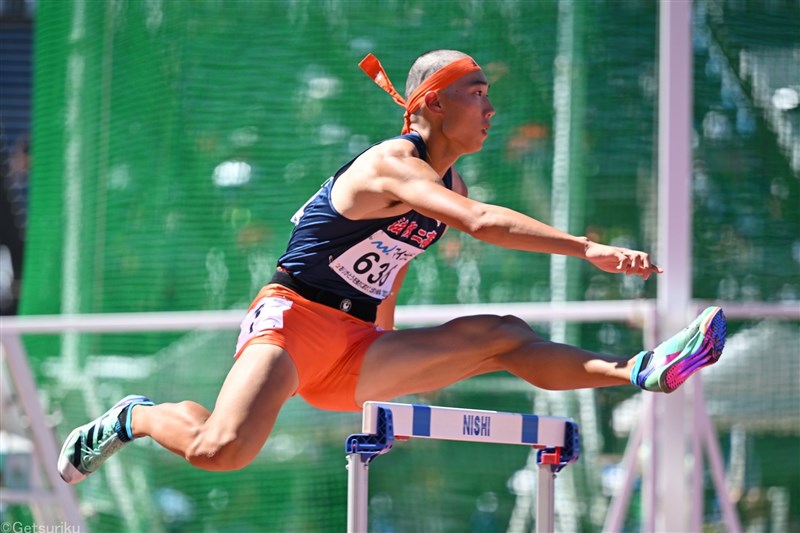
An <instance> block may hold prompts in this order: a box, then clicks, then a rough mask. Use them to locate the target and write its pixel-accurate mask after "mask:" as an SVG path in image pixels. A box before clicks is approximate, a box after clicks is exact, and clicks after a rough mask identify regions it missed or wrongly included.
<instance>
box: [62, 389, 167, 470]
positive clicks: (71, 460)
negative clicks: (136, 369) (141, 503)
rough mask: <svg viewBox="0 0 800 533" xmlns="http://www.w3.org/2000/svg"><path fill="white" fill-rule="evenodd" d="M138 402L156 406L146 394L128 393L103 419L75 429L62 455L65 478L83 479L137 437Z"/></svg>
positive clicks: (101, 417)
mask: <svg viewBox="0 0 800 533" xmlns="http://www.w3.org/2000/svg"><path fill="white" fill-rule="evenodd" d="M134 405H153V402H151V401H150V400H149V399H148V398H145V397H144V396H136V395H133V396H126V397H125V398H123V399H121V400H120V401H118V402H117V403H116V405H114V407H112V408H111V409H109V410H108V411H106V412H105V413H103V415H102V416H100V417H99V418H97V419H95V420H93V421H91V422H89V423H88V424H85V425H83V426H80V427H77V428H75V429H74V430H72V433H70V434H69V436H68V437H67V440H66V441H64V446H63V447H62V448H61V453H60V454H59V456H58V472H59V474H61V478H62V479H63V480H64V481H66V482H67V483H77V482H79V481H81V480H82V479H84V478H85V477H86V476H88V475H89V474H91V473H92V472H94V471H96V470H97V469H98V468H100V465H102V464H103V463H104V462H105V460H106V459H108V458H109V457H111V456H112V455H114V454H115V453H117V451H119V450H120V449H121V448H122V447H123V446H125V445H126V444H127V443H129V442H130V441H131V440H133V435H132V432H131V411H132V409H131V408H132V407H133V406H134Z"/></svg>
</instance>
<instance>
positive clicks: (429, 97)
mask: <svg viewBox="0 0 800 533" xmlns="http://www.w3.org/2000/svg"><path fill="white" fill-rule="evenodd" d="M425 107H427V108H428V109H429V110H431V111H433V112H434V113H441V112H442V102H441V100H439V93H438V92H436V91H428V92H427V93H425Z"/></svg>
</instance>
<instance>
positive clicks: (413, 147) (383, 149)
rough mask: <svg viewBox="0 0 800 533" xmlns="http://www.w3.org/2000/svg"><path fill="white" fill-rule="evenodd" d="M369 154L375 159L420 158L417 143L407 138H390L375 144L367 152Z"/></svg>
mask: <svg viewBox="0 0 800 533" xmlns="http://www.w3.org/2000/svg"><path fill="white" fill-rule="evenodd" d="M369 152H372V155H375V156H377V157H399V158H405V157H414V158H420V156H421V154H420V150H419V147H418V145H417V143H415V142H414V141H413V140H411V139H409V138H408V137H392V138H391V139H387V140H385V141H383V142H382V143H379V144H376V145H375V146H373V147H372V148H371V149H370V150H368V151H367V153H369Z"/></svg>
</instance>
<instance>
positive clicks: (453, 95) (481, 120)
mask: <svg viewBox="0 0 800 533" xmlns="http://www.w3.org/2000/svg"><path fill="white" fill-rule="evenodd" d="M359 66H360V67H361V68H362V69H363V70H364V72H365V73H366V74H367V75H368V76H369V77H370V78H372V79H373V81H375V83H377V84H378V85H379V86H380V87H381V88H383V90H385V91H386V92H387V93H389V94H390V95H391V96H392V98H393V99H394V101H395V102H396V103H397V104H398V105H400V106H402V107H404V108H405V111H406V112H405V115H404V126H403V133H408V132H409V131H411V124H412V122H413V123H417V124H418V125H420V127H422V128H434V129H436V130H437V131H441V132H442V133H445V134H448V133H454V134H455V133H458V132H457V131H455V130H456V129H462V126H463V127H464V128H466V129H465V131H464V132H463V133H465V134H467V135H471V136H473V137H476V138H477V142H469V143H466V144H469V146H466V145H465V146H464V147H463V148H464V152H465V153H469V152H472V151H476V150H479V149H480V145H481V144H482V142H483V140H484V139H485V138H486V131H487V130H488V128H489V119H490V118H491V116H492V115H493V114H494V108H493V107H492V105H491V104H490V103H489V100H488V94H487V92H488V88H489V83H488V82H487V80H486V77H485V76H484V74H483V71H482V70H481V67H480V66H479V65H478V63H476V62H475V60H474V59H472V58H471V57H470V56H468V55H467V54H465V53H463V52H459V51H457V50H434V51H431V52H426V53H425V54H422V55H421V56H419V57H418V58H417V59H416V61H414V64H413V65H412V67H411V69H410V71H409V75H408V79H407V82H406V94H407V97H406V98H403V97H402V96H400V94H398V92H397V91H396V90H395V88H394V86H393V85H392V82H391V81H390V80H389V77H388V75H387V74H386V71H385V70H384V68H383V66H382V65H381V64H380V62H379V61H378V59H377V58H376V57H375V56H373V55H372V54H368V55H367V57H365V58H364V59H363V60H362V61H361V63H359ZM425 109H428V111H429V112H428V113H427V115H426V113H425V111H424V110H425ZM418 121H423V122H424V124H419V123H418ZM454 126H458V128H454ZM459 136H461V135H459ZM459 142H460V141H459Z"/></svg>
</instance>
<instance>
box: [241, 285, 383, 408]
mask: <svg viewBox="0 0 800 533" xmlns="http://www.w3.org/2000/svg"><path fill="white" fill-rule="evenodd" d="M384 333H385V331H383V330H381V329H379V328H378V327H377V326H376V325H375V324H373V323H371V322H365V321H363V320H360V319H358V318H355V317H353V316H350V315H348V314H347V313H344V312H342V311H339V310H338V309H333V308H331V307H328V306H326V305H322V304H319V303H316V302H312V301H311V300H307V299H305V298H303V297H302V296H300V295H299V294H297V293H296V292H294V291H292V290H291V289H288V288H286V287H284V286H282V285H277V284H270V285H267V286H265V287H264V288H262V289H261V291H259V293H258V295H257V296H256V298H255V300H253V303H252V305H251V306H250V309H249V311H248V312H247V316H246V317H245V319H244V320H243V321H242V325H241V333H240V335H239V341H238V343H237V346H236V358H237V359H238V358H239V356H240V355H241V354H242V352H243V351H244V349H245V348H246V347H247V346H249V345H251V344H273V345H276V346H280V347H281V348H283V349H284V350H286V351H287V352H288V353H289V356H290V357H291V358H292V361H294V364H295V367H296V368H297V373H298V375H299V378H300V385H299V387H298V388H297V391H295V394H299V395H300V396H301V397H303V399H305V400H306V401H307V402H308V403H310V404H311V405H313V406H315V407H318V408H320V409H327V410H331V411H360V410H361V406H359V405H356V401H355V392H356V385H357V384H358V375H359V372H360V370H361V363H362V361H363V360H364V354H365V353H366V351H367V348H369V346H370V345H371V344H372V343H373V342H375V340H376V339H378V337H380V336H381V335H383V334H384Z"/></svg>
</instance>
